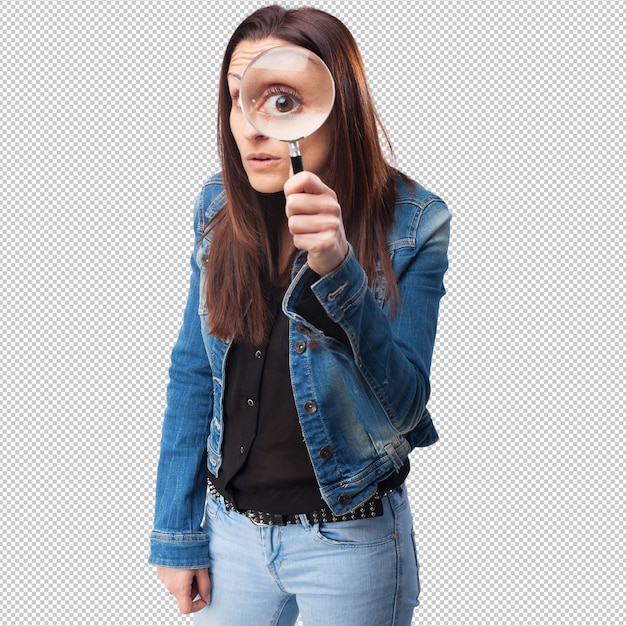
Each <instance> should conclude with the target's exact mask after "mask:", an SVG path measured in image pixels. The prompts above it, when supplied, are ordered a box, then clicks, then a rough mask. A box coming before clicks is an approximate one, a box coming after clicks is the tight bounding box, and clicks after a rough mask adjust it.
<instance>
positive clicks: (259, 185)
mask: <svg viewBox="0 0 626 626" xmlns="http://www.w3.org/2000/svg"><path fill="white" fill-rule="evenodd" d="M286 181H287V179H284V180H283V179H282V178H274V177H271V178H270V177H268V178H263V177H261V176H258V175H257V176H255V175H252V176H250V175H248V182H249V183H250V186H251V187H252V189H254V190H255V191H258V192H259V193H277V192H278V191H282V190H283V187H284V186H285V182H286Z"/></svg>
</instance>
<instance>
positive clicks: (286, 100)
mask: <svg viewBox="0 0 626 626" xmlns="http://www.w3.org/2000/svg"><path fill="white" fill-rule="evenodd" d="M269 101H270V106H271V103H272V101H273V103H274V106H275V107H276V110H277V111H278V112H279V113H289V111H291V110H292V109H293V106H294V102H293V98H291V97H290V96H285V95H282V96H274V97H273V98H270V99H269Z"/></svg>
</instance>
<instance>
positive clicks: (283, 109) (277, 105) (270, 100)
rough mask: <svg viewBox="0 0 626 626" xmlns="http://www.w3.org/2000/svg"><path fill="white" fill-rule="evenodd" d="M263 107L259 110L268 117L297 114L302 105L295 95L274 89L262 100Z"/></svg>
mask: <svg viewBox="0 0 626 626" xmlns="http://www.w3.org/2000/svg"><path fill="white" fill-rule="evenodd" d="M261 101H262V106H260V107H259V108H260V109H261V110H262V111H263V112H264V113H265V114H266V115H286V114H288V113H296V112H297V111H298V109H299V108H300V107H301V106H302V103H301V101H300V99H299V98H298V96H297V95H296V94H295V93H290V92H289V91H284V90H283V89H280V90H279V89H275V90H274V89H272V90H268V92H267V93H266V94H265V95H264V96H263V98H262V99H261Z"/></svg>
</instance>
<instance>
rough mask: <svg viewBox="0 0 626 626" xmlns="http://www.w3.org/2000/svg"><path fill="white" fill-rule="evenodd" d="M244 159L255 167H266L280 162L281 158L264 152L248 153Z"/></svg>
mask: <svg viewBox="0 0 626 626" xmlns="http://www.w3.org/2000/svg"><path fill="white" fill-rule="evenodd" d="M246 161H247V162H248V165H249V166H250V167H252V168H255V169H265V168H268V167H273V166H274V165H276V164H278V163H280V161H281V159H280V158H279V157H277V156H274V155H273V154H266V153H264V152H259V153H254V154H249V155H248V156H247V157H246Z"/></svg>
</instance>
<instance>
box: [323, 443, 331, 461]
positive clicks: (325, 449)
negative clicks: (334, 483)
mask: <svg viewBox="0 0 626 626" xmlns="http://www.w3.org/2000/svg"><path fill="white" fill-rule="evenodd" d="M332 455H333V449H332V448H331V447H330V446H324V447H323V448H321V449H320V456H321V457H322V458H323V459H324V460H326V459H330V457H331V456H332Z"/></svg>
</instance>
